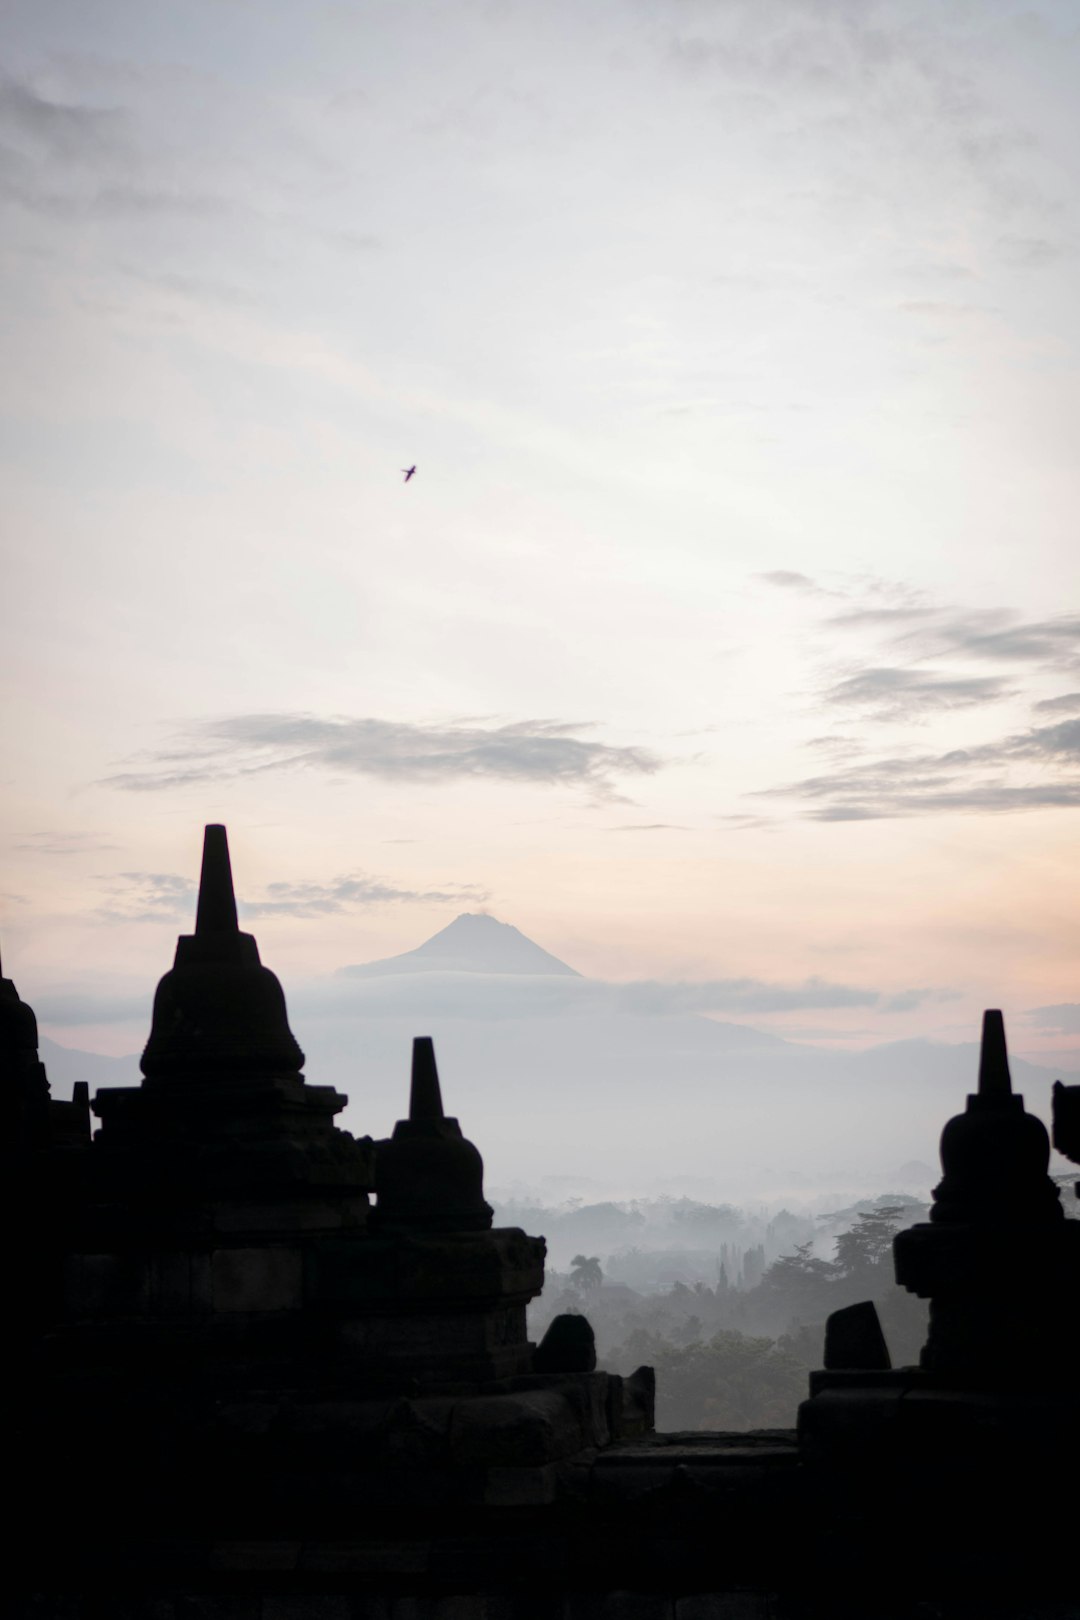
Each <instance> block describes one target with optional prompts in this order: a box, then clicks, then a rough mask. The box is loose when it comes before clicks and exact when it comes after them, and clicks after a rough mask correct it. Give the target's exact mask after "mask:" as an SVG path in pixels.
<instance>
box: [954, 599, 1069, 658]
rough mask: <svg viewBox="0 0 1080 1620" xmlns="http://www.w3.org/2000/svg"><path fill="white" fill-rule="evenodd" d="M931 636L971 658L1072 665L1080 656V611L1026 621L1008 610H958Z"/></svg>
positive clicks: (955, 651)
mask: <svg viewBox="0 0 1080 1620" xmlns="http://www.w3.org/2000/svg"><path fill="white" fill-rule="evenodd" d="M930 639H931V641H932V642H933V643H934V644H935V646H936V647H937V648H938V649H939V650H940V651H941V652H952V653H962V654H964V655H965V656H966V657H969V658H991V659H1002V660H1004V661H1005V662H1008V663H1032V664H1045V665H1050V666H1052V667H1058V668H1061V667H1066V668H1071V667H1074V666H1076V665H1077V663H1078V660H1080V614H1075V613H1073V614H1063V615H1061V616H1060V617H1059V618H1054V619H1034V620H1027V621H1025V620H1023V619H1021V618H1020V616H1019V615H1018V614H1014V613H1009V612H1007V611H1005V610H996V611H995V610H987V611H984V612H976V613H965V614H959V615H955V616H952V617H949V618H946V619H945V620H944V622H943V623H941V624H940V625H936V626H934V627H933V629H932V631H931V634H930Z"/></svg>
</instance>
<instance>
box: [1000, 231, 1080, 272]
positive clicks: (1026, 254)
mask: <svg viewBox="0 0 1080 1620" xmlns="http://www.w3.org/2000/svg"><path fill="white" fill-rule="evenodd" d="M1068 251H1069V250H1068V249H1067V248H1066V247H1065V246H1064V244H1063V243H1061V242H1051V241H1049V240H1048V239H1047V238H1046V237H1044V236H1002V237H1000V238H999V239H998V243H997V252H998V254H999V256H1000V257H1001V258H1002V259H1003V260H1004V261H1005V263H1006V264H1010V265H1013V266H1014V267H1017V268H1020V269H1025V270H1039V269H1042V267H1043V266H1044V265H1047V264H1056V263H1057V262H1058V260H1059V259H1063V258H1065V257H1066V256H1067V254H1068Z"/></svg>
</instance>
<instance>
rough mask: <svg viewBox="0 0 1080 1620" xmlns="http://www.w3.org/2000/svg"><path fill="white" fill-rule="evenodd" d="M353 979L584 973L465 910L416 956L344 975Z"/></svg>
mask: <svg viewBox="0 0 1080 1620" xmlns="http://www.w3.org/2000/svg"><path fill="white" fill-rule="evenodd" d="M345 971H346V972H348V973H352V974H359V975H365V974H373V975H374V974H382V973H531V974H552V973H559V974H563V975H566V974H570V975H571V976H572V977H574V978H579V977H580V974H578V973H577V972H576V970H575V969H574V968H572V967H568V966H567V964H566V963H565V962H560V961H559V958H558V957H557V956H552V955H551V952H550V951H545V950H544V948H543V946H541V945H537V944H536V943H535V941H533V940H531V939H529V938H528V937H527V936H526V935H525V934H523V933H522V932H521V930H520V928H515V927H514V926H513V924H512V923H504V922H500V921H499V920H498V918H497V917H492V916H489V914H488V913H487V912H486V911H463V912H462V913H461V915H460V916H459V917H455V918H454V920H453V922H452V923H447V925H446V927H445V928H440V929H439V932H438V933H437V934H432V936H431V938H430V939H426V940H425V941H424V943H423V944H422V945H418V946H417V947H416V949H415V950H414V951H405V952H403V953H402V955H401V956H387V957H384V958H383V959H382V960H381V961H378V962H364V963H361V964H359V965H357V966H356V967H350V968H347V969H346V970H345Z"/></svg>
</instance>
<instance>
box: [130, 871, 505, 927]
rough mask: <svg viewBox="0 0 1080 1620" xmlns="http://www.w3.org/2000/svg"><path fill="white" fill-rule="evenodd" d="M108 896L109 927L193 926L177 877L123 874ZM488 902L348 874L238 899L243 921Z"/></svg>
mask: <svg viewBox="0 0 1080 1620" xmlns="http://www.w3.org/2000/svg"><path fill="white" fill-rule="evenodd" d="M105 887H106V892H107V894H108V896H109V899H108V901H107V903H106V904H105V905H104V906H102V907H101V908H100V909H99V911H98V915H99V916H101V917H104V918H107V919H108V920H109V921H110V922H167V921H176V922H181V923H182V924H184V925H185V926H187V927H194V925H195V902H196V893H197V888H196V885H195V883H193V882H192V880H191V879H190V878H186V877H179V876H177V875H176V874H175V873H173V872H120V873H118V874H117V875H116V876H115V877H112V878H109V879H108V880H106V883H105ZM489 898H490V896H489V894H488V892H487V890H486V889H481V888H480V887H478V886H477V885H476V884H470V883H450V884H446V885H444V886H443V887H442V888H437V889H410V888H404V887H402V886H401V885H400V884H396V883H392V882H389V881H387V880H386V879H385V878H380V877H371V876H368V875H365V874H362V873H350V874H346V875H345V876H343V877H338V878H335V879H333V880H332V881H331V882H329V883H315V882H299V883H270V884H268V885H267V887H266V889H265V891H264V893H263V894H262V895H261V896H260V897H258V898H256V899H252V900H245V899H240V898H238V900H237V910H238V912H239V914H240V917H241V919H242V920H244V921H249V920H250V921H255V920H257V919H258V918H260V917H328V916H334V915H338V914H340V913H342V912H347V911H358V910H361V909H363V908H364V907H367V906H383V905H400V904H420V905H452V906H457V905H477V904H481V905H482V904H483V903H484V902H485V901H487V900H488V899H489Z"/></svg>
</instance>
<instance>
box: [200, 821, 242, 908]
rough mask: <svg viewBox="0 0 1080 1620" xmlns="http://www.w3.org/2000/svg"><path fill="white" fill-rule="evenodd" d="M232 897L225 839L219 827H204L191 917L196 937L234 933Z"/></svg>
mask: <svg viewBox="0 0 1080 1620" xmlns="http://www.w3.org/2000/svg"><path fill="white" fill-rule="evenodd" d="M238 928H239V925H238V923H237V920H236V896H235V894H234V893H233V880H232V866H231V865H230V863H229V838H228V834H227V833H226V831H225V828H224V827H222V826H220V825H212V826H209V827H207V829H206V832H205V834H204V835H203V856H202V873H201V875H200V878H199V907H198V910H197V912H196V914H195V932H196V934H211V933H226V934H235V933H237V931H238Z"/></svg>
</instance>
